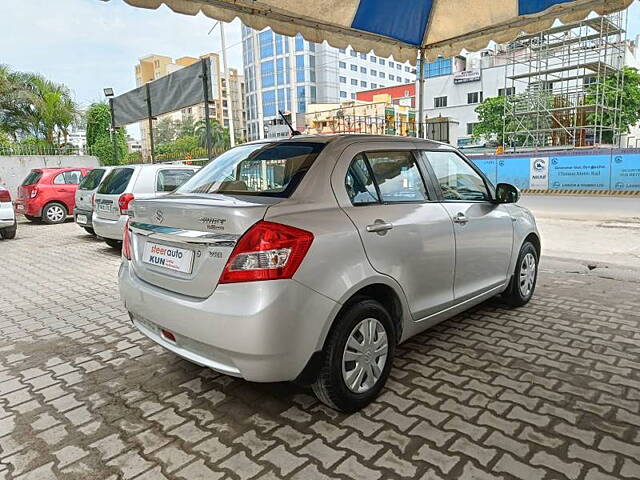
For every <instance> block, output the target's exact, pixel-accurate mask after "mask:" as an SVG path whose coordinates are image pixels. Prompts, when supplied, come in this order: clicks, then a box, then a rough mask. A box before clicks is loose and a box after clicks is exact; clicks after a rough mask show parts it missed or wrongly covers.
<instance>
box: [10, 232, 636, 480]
mask: <svg viewBox="0 0 640 480" xmlns="http://www.w3.org/2000/svg"><path fill="white" fill-rule="evenodd" d="M118 264H119V256H118V254H117V252H115V251H113V250H111V249H110V248H108V247H107V246H106V245H105V244H103V243H101V242H99V241H97V240H94V239H92V238H91V237H89V236H87V235H86V234H85V233H84V232H83V231H82V230H81V229H80V228H78V227H77V226H76V225H74V224H72V223H67V224H65V225H59V226H45V225H32V224H21V225H19V229H18V238H17V239H16V240H15V241H3V242H0V479H2V478H19V479H23V478H33V479H37V480H46V479H49V478H69V479H83V480H84V479H94V478H95V479H102V478H109V479H118V478H123V479H130V478H137V479H145V480H157V479H160V480H162V479H164V478H176V479H177V478H184V479H207V480H211V479H219V478H229V479H238V478H240V479H245V478H247V479H248V478H261V479H275V478H295V479H315V478H343V479H350V478H354V479H359V478H362V479H368V480H376V479H379V478H380V479H381V478H384V479H387V478H389V479H392V478H412V479H413V478H416V479H439V478H446V479H458V478H463V479H478V480H482V479H491V478H504V479H514V478H516V479H524V480H543V479H547V480H548V479H560V478H570V479H576V480H578V479H580V480H581V479H585V480H596V479H602V480H606V479H625V478H640V433H639V427H640V294H639V292H640V285H639V284H637V283H625V282H621V281H615V280H608V279H603V278H598V277H592V276H590V275H576V274H573V275H572V274H557V273H550V272H543V273H542V275H541V277H540V280H539V285H538V291H537V295H536V296H535V297H534V299H533V301H532V302H531V303H530V304H529V305H528V306H527V307H525V308H522V309H520V310H517V311H510V310H507V309H505V308H503V307H502V306H501V305H500V303H498V302H497V301H495V302H494V301H492V302H489V303H486V304H484V305H482V306H481V307H479V308H476V309H474V310H472V311H470V312H468V313H466V314H463V315H460V316H458V317H456V318H454V319H452V320H449V321H447V322H445V323H443V324H441V325H440V326H438V327H437V328H435V329H433V330H431V331H429V332H427V333H425V334H423V335H421V336H419V337H416V338H414V339H412V340H411V341H409V342H408V343H406V344H404V345H402V346H401V347H400V348H399V350H398V357H397V359H396V361H395V368H394V369H393V371H392V379H391V381H390V382H389V384H388V388H387V390H386V391H385V393H384V394H383V395H382V396H381V397H380V398H379V400H378V401H377V402H376V403H374V404H372V405H371V406H370V407H368V408H367V409H366V410H364V411H363V412H361V413H357V414H354V415H349V416H346V415H340V414H337V413H335V412H333V411H331V410H329V409H327V408H325V407H324V406H322V405H321V404H320V403H319V402H318V401H316V400H315V398H314V397H313V396H312V395H311V394H310V392H309V391H307V390H304V389H301V388H298V387H296V386H294V385H291V384H268V385H259V384H250V383H247V382H244V381H241V380H238V379H232V378H230V377H226V376H224V375H219V374H216V373H214V372H212V371H209V370H206V369H203V368H199V367H197V366H194V365H191V364H189V363H187V362H186V361H183V360H181V359H179V358H178V357H176V356H174V355H173V354H170V353H167V352H164V351H163V350H162V349H161V348H159V347H157V346H155V345H154V344H153V343H151V342H150V341H148V340H146V339H144V338H143V337H141V335H139V334H138V333H137V332H136V331H135V330H133V329H132V327H131V324H130V323H129V320H128V317H127V315H126V313H125V311H124V310H123V308H122V306H121V304H120V300H119V298H118V293H117V285H116V272H117V268H118ZM302 314H304V313H302ZM238 328H242V326H241V325H239V326H238Z"/></svg>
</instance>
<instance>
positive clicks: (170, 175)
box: [156, 170, 195, 192]
mask: <svg viewBox="0 0 640 480" xmlns="http://www.w3.org/2000/svg"><path fill="white" fill-rule="evenodd" d="M194 173H195V172H194V171H193V170H160V171H159V172H158V177H157V179H156V192H173V191H174V190H175V189H176V188H178V187H179V186H180V185H182V184H183V183H184V182H186V181H187V180H189V179H190V178H191V177H193V174H194Z"/></svg>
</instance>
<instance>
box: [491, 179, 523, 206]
mask: <svg viewBox="0 0 640 480" xmlns="http://www.w3.org/2000/svg"><path fill="white" fill-rule="evenodd" d="M518 200H520V190H518V188H517V187H514V186H513V185H511V184H510V183H499V184H498V185H497V186H496V203H517V202H518Z"/></svg>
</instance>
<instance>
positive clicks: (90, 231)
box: [82, 227, 96, 237]
mask: <svg viewBox="0 0 640 480" xmlns="http://www.w3.org/2000/svg"><path fill="white" fill-rule="evenodd" d="M82 228H84V230H85V232H87V233H88V234H89V235H93V236H94V237H95V236H96V231H95V230H94V229H93V228H91V227H82Z"/></svg>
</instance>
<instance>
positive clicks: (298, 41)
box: [296, 33, 304, 52]
mask: <svg viewBox="0 0 640 480" xmlns="http://www.w3.org/2000/svg"><path fill="white" fill-rule="evenodd" d="M302 50H304V38H302V35H300V34H299V33H298V34H297V35H296V52H301V51H302Z"/></svg>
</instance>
